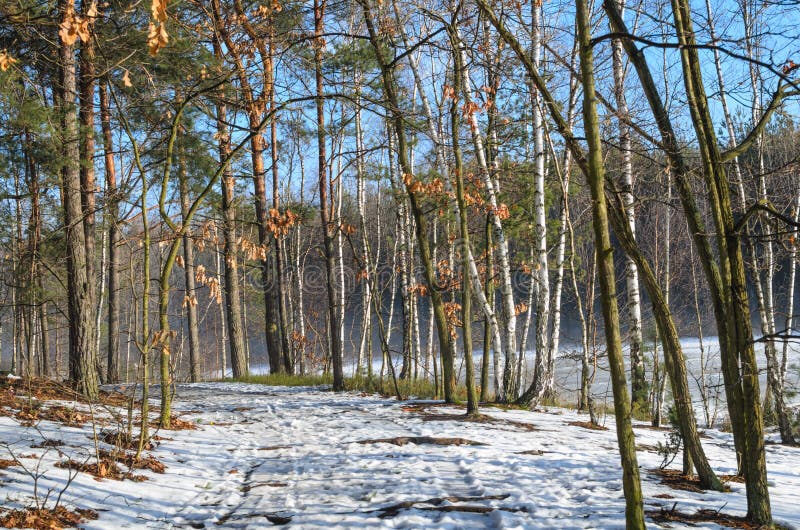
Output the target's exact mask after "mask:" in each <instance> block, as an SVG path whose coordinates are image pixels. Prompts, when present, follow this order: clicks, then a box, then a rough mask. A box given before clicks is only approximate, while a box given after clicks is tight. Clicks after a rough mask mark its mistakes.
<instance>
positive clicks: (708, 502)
mask: <svg viewBox="0 0 800 530" xmlns="http://www.w3.org/2000/svg"><path fill="white" fill-rule="evenodd" d="M155 403H156V402H154V404H155ZM408 405H409V403H408V402H398V401H396V400H393V399H385V398H381V397H377V396H368V395H360V394H355V393H344V394H334V393H332V392H329V391H327V390H325V389H319V388H309V387H294V388H286V387H267V386H262V385H253V384H239V383H200V384H194V385H180V386H179V387H178V394H177V398H176V403H175V409H176V412H177V413H178V414H180V415H181V418H182V419H184V420H191V421H194V422H195V423H196V424H197V426H198V429H197V430H194V431H191V430H186V431H161V432H159V433H158V434H159V436H162V437H164V440H162V441H161V442H160V445H159V446H158V447H157V448H156V449H155V450H154V451H152V453H153V454H154V455H155V456H157V457H158V458H159V459H160V460H161V461H162V462H163V463H164V464H165V465H166V466H167V469H166V472H165V473H164V474H156V473H153V472H150V471H137V472H136V473H137V474H143V475H145V476H147V477H148V479H149V480H147V481H146V482H139V483H136V482H132V481H122V482H119V481H113V480H102V481H97V480H95V479H94V478H93V477H91V476H89V475H86V474H82V473H81V474H78V475H77V476H76V477H75V479H74V481H73V483H72V484H71V485H70V486H69V487H68V488H67V490H66V492H65V493H64V499H63V501H62V502H64V503H65V504H66V505H67V506H77V507H80V508H93V509H95V510H97V511H98V512H99V514H100V517H99V519H97V520H95V521H89V522H87V523H85V524H83V525H82V526H83V527H84V528H88V529H95V528H96V529H111V528H190V527H195V528H201V527H211V526H216V524H215V523H217V524H218V525H219V526H220V527H221V528H264V527H268V526H271V523H270V519H271V520H273V521H277V522H279V521H280V520H279V519H276V518H275V517H276V516H277V517H285V518H291V523H290V524H289V526H291V527H296V528H322V527H325V528H377V527H382V528H422V527H424V528H442V529H456V528H485V527H493V528H624V501H623V498H622V485H621V471H620V465H619V456H618V452H617V445H616V443H617V442H616V434H615V431H614V422H613V418H612V417H608V418H606V426H607V427H608V428H609V429H608V430H605V431H596V430H588V429H585V428H583V427H579V426H573V425H569V423H570V422H575V421H582V422H585V421H587V420H588V417H587V416H585V415H582V414H579V413H577V412H574V411H570V410H565V409H549V410H546V411H539V412H528V411H520V410H508V411H503V410H500V409H496V408H485V409H483V411H482V412H484V413H485V414H487V415H490V416H491V417H493V418H496V419H497V420H503V421H498V422H494V423H476V422H463V421H455V420H452V419H447V418H446V417H445V418H442V417H441V414H453V415H455V414H460V413H461V411H460V410H457V409H455V408H452V407H444V406H441V405H439V406H435V405H434V406H433V408H429V409H428V410H427V411H428V412H431V413H434V414H437V416H435V418H434V419H433V420H429V419H425V418H424V417H423V416H422V415H421V414H420V413H419V412H418V411H415V410H409V406H408ZM95 412H96V413H97V414H101V413H102V412H101V411H99V410H96V411H95ZM505 420H510V422H511V423H509V422H507V421H505ZM519 424H532V425H533V426H534V428H535V430H529V429H526V428H524V426H522V425H519ZM645 427H646V424H637V428H636V429H635V432H636V441H637V444H638V445H639V446H640V451H639V452H638V456H639V464H640V467H641V471H642V485H643V491H644V495H645V504H646V506H645V508H646V509H648V510H649V509H658V508H659V507H662V506H663V507H665V508H667V509H669V508H672V507H673V505H674V504H675V505H676V506H677V509H678V510H680V511H683V512H686V513H694V512H695V511H696V510H697V509H699V508H713V509H722V510H723V511H724V512H725V513H727V514H732V515H744V513H745V507H746V501H745V496H744V487H743V485H742V484H737V483H731V484H730V487H731V490H732V491H731V492H730V493H717V492H705V493H693V492H687V491H679V490H673V489H670V488H668V487H667V486H665V485H661V484H660V483H659V479H658V478H657V477H655V476H653V475H651V474H650V473H649V472H648V470H650V469H653V468H656V467H658V465H659V464H660V462H661V456H659V455H658V454H656V452H655V451H653V450H652V446H656V445H657V444H658V443H659V442H663V441H664V440H665V435H666V432H665V431H659V430H653V429H649V428H645ZM38 431H39V432H37V430H35V429H30V428H28V429H25V428H22V427H20V426H19V424H18V422H17V421H16V420H14V419H13V418H11V417H8V416H0V440H2V441H3V442H4V444H6V445H7V446H6V447H0V458H9V456H8V452H9V449H10V450H12V451H14V453H15V454H16V455H17V456H19V455H21V454H25V455H30V454H35V455H37V457H39V458H37V459H33V458H31V459H24V458H23V459H22V460H23V461H24V462H26V463H27V462H30V465H29V466H28V467H29V468H31V469H33V468H34V467H35V466H37V465H38V466H39V469H40V472H43V476H42V477H41V478H40V479H39V484H38V488H39V496H40V497H42V496H43V495H44V494H43V492H46V491H47V490H49V489H53V490H54V494H53V495H51V503H52V497H53V496H54V495H56V494H57V492H58V491H57V490H59V489H60V488H63V484H64V483H65V480H66V479H67V476H68V471H67V470H64V469H58V468H54V467H53V464H54V463H55V462H57V461H58V460H62V459H66V458H73V459H76V460H81V461H82V460H86V459H87V458H88V457H90V456H91V455H92V454H93V453H94V446H93V442H92V440H91V438H92V428H91V425H90V424H87V425H86V426H84V427H83V428H76V427H65V426H63V425H61V424H56V423H51V422H48V421H42V422H40V423H39V425H38ZM706 434H707V436H708V437H707V438H704V440H703V443H704V446H705V448H706V451H707V453H708V456H709V459H710V461H711V463H712V465H713V466H714V467H715V469H716V471H717V472H718V473H720V474H732V473H734V472H735V455H734V451H733V444H732V440H731V437H730V435H728V434H726V433H721V432H718V431H707V432H706ZM43 436H44V437H47V438H55V439H60V440H63V441H64V442H65V443H66V445H65V446H63V447H59V448H50V449H32V448H31V445H33V444H36V443H40V442H41V441H42V437H43ZM397 436H431V437H453V438H466V439H469V440H472V441H475V442H480V443H482V444H483V445H458V446H451V445H448V446H439V445H413V444H408V445H403V446H397V445H391V444H388V443H366V444H365V443H359V442H362V441H366V440H374V439H385V438H392V437H397ZM524 451H541V452H542V453H541V454H521V453H522V452H524ZM60 453H63V454H60ZM676 460H677V461H679V460H680V457H679V458H678V459H676ZM767 462H768V469H769V479H770V487H771V494H772V507H773V512H774V516H775V519H776V521H778V522H780V523H781V524H784V525H787V526H789V527H794V528H800V509H799V508H798V507H797V495H798V492H800V449H798V448H790V447H783V446H779V445H772V444H770V445H768V447H767ZM677 465H678V463H675V464H673V467H675V466H677ZM32 482H33V481H32V480H31V478H30V477H29V476H27V475H25V474H24V473H23V472H22V471H21V470H20V468H18V467H9V468H7V469H5V470H3V471H0V492H2V494H3V495H2V499H3V506H4V507H5V508H9V509H10V508H14V507H20V506H23V505H28V504H30V503H31V502H32V498H33V483H32ZM502 495H507V497H505V498H502V499H499V498H495V499H486V500H470V501H463V502H457V501H453V502H444V503H443V504H442V505H447V504H455V505H460V506H463V505H470V506H485V507H492V508H495V510H494V511H491V512H489V513H486V514H482V513H465V512H458V511H444V510H431V509H427V510H426V509H419V508H426V507H427V508H433V506H432V505H430V504H417V505H416V506H417V507H418V509H413V508H412V509H400V510H399V512H398V513H397V515H395V516H394V517H386V518H380V517H379V515H380V511H378V510H380V509H381V508H386V507H388V506H391V505H394V504H397V503H400V502H404V501H424V500H428V499H434V498H442V497H454V496H458V497H487V496H502ZM656 495H662V496H663V495H668V496H669V498H659V497H656ZM440 507H441V506H440ZM267 516H269V518H270V519H268V518H267ZM220 523H221V524H220ZM649 525H650V526H651V527H653V528H659V526H658V525H657V524H655V523H653V522H652V521H649ZM671 525H672V526H671V527H672V528H678V527H680V525H679V524H677V523H671ZM699 527H701V528H717V527H716V526H715V525H712V524H705V525H703V524H700V525H699Z"/></svg>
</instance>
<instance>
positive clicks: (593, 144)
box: [575, 0, 645, 529]
mask: <svg viewBox="0 0 800 530" xmlns="http://www.w3.org/2000/svg"><path fill="white" fill-rule="evenodd" d="M575 18H576V27H577V31H576V33H577V39H578V48H579V54H580V59H581V61H580V66H581V81H582V82H583V122H584V130H585V134H586V141H587V144H588V147H589V153H588V159H587V169H588V172H587V175H586V176H587V181H588V185H589V188H590V192H591V196H592V219H593V223H592V226H593V230H594V240H595V245H596V249H597V250H596V251H597V261H598V272H599V274H598V280H599V283H600V291H601V293H602V294H601V298H600V302H601V306H602V308H603V321H604V322H605V335H606V350H607V354H608V364H609V367H610V369H611V381H612V389H613V392H614V412H615V417H616V423H617V441H618V443H619V451H620V456H621V460H622V486H623V490H624V492H625V521H626V526H627V528H629V529H631V528H645V524H644V510H643V505H642V491H641V484H640V482H639V466H638V464H637V459H636V441H635V439H634V435H633V429H632V427H631V406H630V401H629V400H628V388H627V384H626V382H625V365H624V362H623V355H622V342H621V336H620V327H619V310H618V308H617V293H616V281H615V280H616V279H615V272H614V254H613V249H612V245H611V236H610V233H609V228H608V212H607V208H606V199H605V190H604V186H605V168H604V166H603V148H602V143H601V139H600V122H599V120H598V116H597V107H596V105H597V103H596V96H595V86H594V83H595V80H594V64H593V63H594V54H593V52H592V45H591V21H590V13H589V5H588V2H587V1H586V0H579V1H578V2H577V3H576V17H575Z"/></svg>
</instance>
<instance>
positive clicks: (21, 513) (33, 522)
mask: <svg viewBox="0 0 800 530" xmlns="http://www.w3.org/2000/svg"><path fill="white" fill-rule="evenodd" d="M97 517H98V515H97V512H96V511H94V510H83V509H80V508H78V509H77V510H74V511H73V510H68V509H66V508H64V507H63V506H58V507H56V508H54V509H52V510H51V509H45V508H28V509H26V510H12V511H9V512H6V513H4V514H2V516H0V527H2V528H34V529H36V530H40V529H41V530H59V529H61V528H75V527H77V526H78V525H79V524H81V523H83V522H85V521H87V520H94V519H97Z"/></svg>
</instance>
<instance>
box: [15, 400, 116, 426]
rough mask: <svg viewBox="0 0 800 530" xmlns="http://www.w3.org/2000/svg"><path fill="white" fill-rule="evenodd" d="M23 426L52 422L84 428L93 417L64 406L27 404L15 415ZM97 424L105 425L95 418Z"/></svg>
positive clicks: (37, 403) (38, 403)
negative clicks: (43, 421)
mask: <svg viewBox="0 0 800 530" xmlns="http://www.w3.org/2000/svg"><path fill="white" fill-rule="evenodd" d="M14 417H15V418H17V419H18V420H19V421H20V422H22V424H23V425H27V426H32V425H33V424H34V423H36V422H37V421H42V420H46V421H52V422H55V423H60V424H62V425H65V426H67V427H83V425H84V424H85V423H86V422H88V421H90V420H91V417H90V416H89V415H87V414H85V413H83V412H80V411H78V410H77V409H75V408H73V407H66V406H64V405H49V406H43V405H42V403H41V402H35V403H33V404H27V403H26V404H25V406H23V407H22V409H21V410H19V411H18V412H17V413H16V414H15V415H14ZM95 421H96V423H104V422H103V421H102V420H101V419H99V418H95Z"/></svg>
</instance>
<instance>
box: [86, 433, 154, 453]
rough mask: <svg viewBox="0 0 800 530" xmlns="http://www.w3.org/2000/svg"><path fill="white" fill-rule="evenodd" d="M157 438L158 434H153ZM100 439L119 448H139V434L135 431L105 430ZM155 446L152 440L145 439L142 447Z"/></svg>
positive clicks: (149, 447) (150, 447) (131, 449)
mask: <svg viewBox="0 0 800 530" xmlns="http://www.w3.org/2000/svg"><path fill="white" fill-rule="evenodd" d="M157 438H158V437H157V436H153V439H154V440H155V439H157ZM100 440H102V441H103V442H105V443H107V444H108V445H113V446H114V447H117V448H119V449H127V450H129V451H134V450H138V449H139V435H138V434H135V433H134V434H132V433H129V432H127V431H111V430H104V431H101V432H100ZM153 448H154V445H153V442H151V441H150V440H147V441H145V443H144V446H143V447H142V449H147V450H150V449H153Z"/></svg>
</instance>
